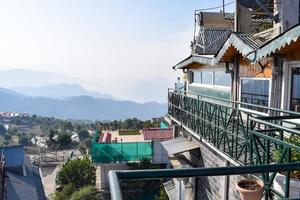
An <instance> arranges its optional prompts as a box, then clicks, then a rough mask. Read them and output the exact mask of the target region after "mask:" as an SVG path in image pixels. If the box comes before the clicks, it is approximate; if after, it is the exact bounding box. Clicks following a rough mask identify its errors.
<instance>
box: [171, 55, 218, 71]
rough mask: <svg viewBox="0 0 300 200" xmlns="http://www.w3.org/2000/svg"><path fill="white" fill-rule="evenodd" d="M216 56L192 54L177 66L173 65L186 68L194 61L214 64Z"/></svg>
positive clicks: (175, 67)
mask: <svg viewBox="0 0 300 200" xmlns="http://www.w3.org/2000/svg"><path fill="white" fill-rule="evenodd" d="M213 61H214V56H213V55H196V54H192V55H190V56H189V57H187V58H186V59H184V60H182V61H180V62H179V63H177V64H176V65H175V66H173V69H184V68H186V67H187V66H188V65H190V64H192V63H198V64H202V65H213Z"/></svg>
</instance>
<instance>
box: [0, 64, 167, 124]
mask: <svg viewBox="0 0 300 200" xmlns="http://www.w3.org/2000/svg"><path fill="white" fill-rule="evenodd" d="M77 81H78V80H77ZM0 87H1V88H0V111H13V112H23V113H29V114H37V115H41V116H49V117H56V118H62V119H82V120H114V119H117V120H118V119H126V118H129V117H137V118H139V119H151V118H153V117H159V116H163V115H164V114H165V113H166V104H160V103H156V102H149V103H137V102H134V101H125V100H117V98H114V97H113V96H111V95H110V94H105V93H101V92H94V91H89V90H87V89H85V88H84V87H83V86H81V85H79V84H77V83H76V79H74V78H70V77H66V76H64V75H60V74H56V73H48V72H35V71H31V70H24V69H22V70H18V69H14V70H6V71H0Z"/></svg>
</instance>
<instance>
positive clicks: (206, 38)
mask: <svg viewBox="0 0 300 200" xmlns="http://www.w3.org/2000/svg"><path fill="white" fill-rule="evenodd" d="M230 33H231V30H230V29H229V28H218V27H202V28H201V29H200V31H199V34H198V38H197V43H196V45H195V48H194V54H199V55H212V54H215V53H217V52H218V50H219V49H220V48H221V47H222V45H223V44H224V43H225V41H226V39H227V38H228V36H229V35H230Z"/></svg>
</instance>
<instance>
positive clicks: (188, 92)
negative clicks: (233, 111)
mask: <svg viewBox="0 0 300 200" xmlns="http://www.w3.org/2000/svg"><path fill="white" fill-rule="evenodd" d="M168 91H169V92H170V91H174V92H177V93H179V94H181V93H184V94H192V95H196V96H197V97H204V98H209V99H213V100H217V101H223V102H227V103H233V104H238V105H244V106H252V107H255V108H262V109H267V110H270V111H276V112H281V113H285V114H289V115H295V116H297V117H299V118H300V113H299V112H295V111H288V110H282V109H278V108H272V107H266V106H260V105H253V104H250V103H244V102H240V101H233V100H227V99H222V98H219V97H213V96H208V95H203V94H198V93H195V92H190V91H178V90H176V89H173V88H169V89H168ZM203 101H205V100H203ZM207 102H209V101H207ZM214 104H217V105H220V106H226V107H228V108H232V106H227V105H224V104H220V103H218V102H214ZM245 112H248V111H245ZM249 113H251V112H249ZM255 114H257V115H260V114H259V113H255ZM261 115H262V116H263V114H261Z"/></svg>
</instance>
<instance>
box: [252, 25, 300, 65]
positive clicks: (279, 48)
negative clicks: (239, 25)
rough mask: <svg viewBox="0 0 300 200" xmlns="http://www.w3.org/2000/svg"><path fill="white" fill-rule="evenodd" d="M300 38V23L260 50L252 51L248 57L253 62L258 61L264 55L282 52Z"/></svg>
mask: <svg viewBox="0 0 300 200" xmlns="http://www.w3.org/2000/svg"><path fill="white" fill-rule="evenodd" d="M299 40H300V24H298V25H296V26H294V27H292V28H290V29H289V30H287V31H286V32H284V33H282V34H280V35H278V36H277V37H275V38H273V39H272V40H270V41H269V42H267V43H266V44H264V45H263V46H262V47H261V48H259V49H258V50H256V51H254V52H251V53H250V54H249V55H248V56H247V58H248V59H249V60H250V61H251V62H258V61H260V60H261V59H263V58H264V57H267V56H270V55H271V54H273V53H281V52H284V51H285V50H287V49H288V48H290V47H292V46H293V45H295V43H299Z"/></svg>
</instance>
